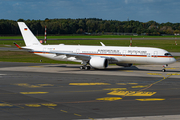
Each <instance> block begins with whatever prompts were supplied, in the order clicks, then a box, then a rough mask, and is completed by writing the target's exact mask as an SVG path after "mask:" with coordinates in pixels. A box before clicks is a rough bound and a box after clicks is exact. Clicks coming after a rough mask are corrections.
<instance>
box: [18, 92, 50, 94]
mask: <svg viewBox="0 0 180 120" xmlns="http://www.w3.org/2000/svg"><path fill="white" fill-rule="evenodd" d="M20 93H21V94H46V93H49V92H20Z"/></svg>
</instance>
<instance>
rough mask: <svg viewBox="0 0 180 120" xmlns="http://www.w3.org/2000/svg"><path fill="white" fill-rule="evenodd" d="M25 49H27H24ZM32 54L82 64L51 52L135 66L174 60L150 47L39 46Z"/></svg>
mask: <svg viewBox="0 0 180 120" xmlns="http://www.w3.org/2000/svg"><path fill="white" fill-rule="evenodd" d="M26 48H27V47H26ZM31 49H32V50H33V51H32V53H34V54H37V55H40V56H43V57H47V58H50V59H54V60H60V61H75V62H82V60H78V59H76V58H75V57H67V56H66V55H59V56H57V55H56V54H54V53H52V52H61V53H74V54H82V55H89V56H91V57H96V56H97V57H113V58H114V59H116V61H114V62H113V61H112V62H111V63H115V64H118V63H137V64H160V65H161V64H162V65H165V64H170V63H173V62H175V61H176V60H175V58H173V57H172V56H171V55H169V54H167V53H169V52H168V51H166V50H163V49H159V48H150V47H115V46H84V45H63V44H60V45H41V46H32V47H31Z"/></svg>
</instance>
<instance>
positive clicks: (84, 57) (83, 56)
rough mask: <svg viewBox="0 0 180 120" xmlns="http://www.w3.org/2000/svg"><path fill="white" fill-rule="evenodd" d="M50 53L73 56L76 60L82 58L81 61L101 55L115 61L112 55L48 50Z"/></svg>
mask: <svg viewBox="0 0 180 120" xmlns="http://www.w3.org/2000/svg"><path fill="white" fill-rule="evenodd" d="M50 53H54V54H56V55H57V56H59V55H65V56H66V57H74V58H76V59H77V60H82V61H89V60H90V59H91V58H92V57H101V58H106V59H108V60H109V61H117V60H116V59H115V58H114V57H108V56H98V55H87V54H82V53H62V52H50Z"/></svg>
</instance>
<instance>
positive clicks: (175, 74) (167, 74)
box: [167, 73, 180, 75]
mask: <svg viewBox="0 0 180 120" xmlns="http://www.w3.org/2000/svg"><path fill="white" fill-rule="evenodd" d="M167 75H180V74H178V73H171V74H167Z"/></svg>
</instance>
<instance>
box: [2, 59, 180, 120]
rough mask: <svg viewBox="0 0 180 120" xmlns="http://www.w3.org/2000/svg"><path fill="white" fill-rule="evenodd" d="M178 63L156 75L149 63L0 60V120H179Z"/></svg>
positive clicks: (179, 90)
mask: <svg viewBox="0 0 180 120" xmlns="http://www.w3.org/2000/svg"><path fill="white" fill-rule="evenodd" d="M179 66H180V63H179V62H177V63H175V64H172V65H170V67H168V68H167V72H166V73H162V72H161V67H162V66H153V65H149V66H137V67H132V68H119V67H117V66H110V68H109V69H107V70H93V69H92V70H90V71H85V70H84V71H81V70H79V66H78V65H58V64H36V63H9V62H0V118H1V119H3V120H12V119H13V120H40V119H42V120H56V119H57V120H74V119H89V120H94V119H104V120H105V119H108V120H110V119H111V120H117V119H126V120H132V119H140V120H141V119H143V120H144V119H151V120H156V119H157V117H156V116H160V117H158V119H160V120H164V119H165V118H169V119H173V118H177V119H180V117H179V116H178V115H180V102H179V101H180V88H179V86H180V67H179ZM169 115H171V116H169ZM147 116H150V117H147ZM177 116H178V117H177Z"/></svg>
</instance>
